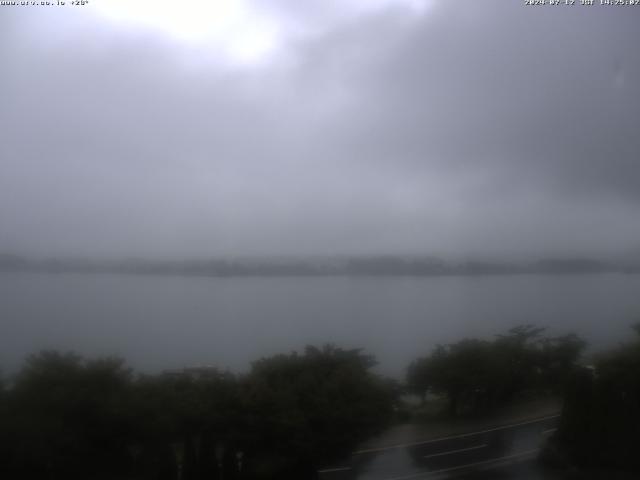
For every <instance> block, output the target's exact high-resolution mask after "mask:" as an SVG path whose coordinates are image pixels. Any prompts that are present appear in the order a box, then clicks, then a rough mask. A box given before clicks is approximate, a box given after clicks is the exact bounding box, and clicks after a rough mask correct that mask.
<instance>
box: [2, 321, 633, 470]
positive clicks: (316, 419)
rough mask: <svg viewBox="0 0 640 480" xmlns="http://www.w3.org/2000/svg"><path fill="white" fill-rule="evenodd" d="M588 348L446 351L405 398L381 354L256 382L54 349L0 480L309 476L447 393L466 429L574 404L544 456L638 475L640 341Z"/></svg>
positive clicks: (36, 377)
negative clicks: (534, 403) (544, 399)
mask: <svg viewBox="0 0 640 480" xmlns="http://www.w3.org/2000/svg"><path fill="white" fill-rule="evenodd" d="M637 333H638V334H639V335H640V327H637ZM584 347H585V343H584V342H583V341H582V340H581V339H580V338H579V337H577V336H575V335H565V336H560V337H548V336H545V335H544V330H543V329H540V328H535V327H532V326H521V327H517V328H514V329H512V330H510V331H509V332H507V333H506V334H505V335H499V336H497V337H496V338H495V339H493V340H479V339H464V340H461V341H459V342H457V343H453V344H451V345H444V346H443V345H441V346H437V347H436V348H435V349H434V350H433V351H432V352H431V353H430V354H429V355H427V356H424V357H421V358H418V359H416V360H415V361H414V362H412V363H411V365H410V366H409V367H408V369H407V382H406V384H405V385H404V386H402V387H400V386H399V385H398V384H397V383H396V382H394V381H391V380H388V379H384V378H382V377H380V376H379V375H376V374H375V373H373V372H372V367H373V366H374V365H375V360H374V359H373V357H371V356H368V355H366V354H364V353H363V352H361V351H360V350H345V349H341V348H337V347H333V346H325V347H323V348H314V347H307V348H306V350H305V351H304V352H303V353H295V352H294V353H290V354H286V355H275V356H272V357H269V358H264V359H261V360H259V361H257V362H254V363H253V364H252V366H251V369H250V371H249V372H248V373H246V374H242V375H237V374H231V373H229V372H223V371H220V370H217V369H215V368H211V367H202V368H190V369H184V370H181V371H178V372H165V373H162V374H158V375H136V374H134V373H133V372H132V370H131V369H130V368H128V367H127V366H126V365H125V363H124V362H123V361H122V360H119V359H113V358H102V359H84V358H82V357H80V356H78V355H75V354H73V353H60V352H54V351H49V352H41V353H39V354H37V355H33V356H31V357H29V358H28V359H27V361H26V362H25V364H24V366H23V368H22V369H21V371H20V372H19V373H18V374H17V375H16V376H15V378H13V379H11V381H9V382H5V383H4V384H2V383H1V382H0V426H1V428H0V477H2V478H41V479H62V478H64V479H72V480H73V479H80V478H82V479H105V480H106V479H123V480H127V479H128V480H134V479H138V480H143V479H145V480H146V479H149V480H151V479H154V480H155V479H157V480H161V479H179V480H197V479H204V478H207V479H210V478H225V479H263V478H264V479H267V478H297V479H310V478H314V477H315V472H316V469H317V468H318V467H320V466H323V465H325V464H327V463H330V462H332V461H335V460H339V459H341V458H343V457H344V456H347V455H348V454H349V452H351V451H352V450H353V449H354V448H355V447H356V445H358V444H359V443H360V442H362V441H363V440H365V439H367V438H368V437H370V436H371V435H373V434H374V433H376V432H378V431H380V430H381V429H383V428H385V427H386V426H388V425H389V424H390V422H392V421H393V420H394V418H395V419H402V413H406V411H404V410H403V409H402V408H400V409H399V408H398V406H399V404H400V403H401V402H400V398H401V397H402V395H403V394H406V393H413V394H418V395H419V396H420V397H422V398H423V399H425V398H426V397H428V396H435V398H436V399H437V401H436V402H431V404H434V403H436V404H437V403H439V402H440V403H442V404H443V405H445V406H446V407H447V408H446V409H445V410H446V413H447V414H448V415H449V416H453V417H461V416H479V415H485V414H487V413H491V412H492V411H495V410H496V409H499V408H502V407H505V406H507V405H510V404H512V402H513V401H514V399H516V398H518V397H519V396H522V395H523V394H527V395H531V394H533V395H534V396H535V395H539V394H545V395H546V394H549V393H551V394H553V395H564V396H565V402H564V403H565V406H564V411H563V414H562V418H561V422H560V429H559V431H558V433H557V435H556V436H555V437H554V438H553V439H552V442H551V443H550V444H549V447H548V448H547V449H546V452H545V455H544V457H545V459H546V460H548V461H551V462H552V463H556V464H559V465H561V466H565V467H566V466H571V467H574V466H580V467H584V468H596V467H597V468H617V469H621V470H636V471H640V463H639V460H638V459H640V449H639V447H638V445H639V444H638V442H637V438H640V336H639V337H638V338H637V339H636V341H635V342H632V343H630V344H628V345H624V346H620V347H619V348H617V349H615V350H612V351H610V352H608V353H605V354H601V355H600V356H598V357H597V359H596V362H595V366H594V367H593V368H586V367H584V366H580V362H579V359H580V357H581V354H582V352H583V350H584Z"/></svg>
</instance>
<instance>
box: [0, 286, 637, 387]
mask: <svg viewBox="0 0 640 480" xmlns="http://www.w3.org/2000/svg"><path fill="white" fill-rule="evenodd" d="M638 318H640V276H632V275H622V274H607V275H582V276H581V275H556V276H546V275H530V276H524V275H522V276H487V277H302V278H300V277H295V278H293V277H290V278H196V277H192V278H184V277H168V276H167V277H161V276H158V277H154V276H126V275H82V274H60V275H55V274H53V275H48V274H27V273H22V274H6V273H5V274H0V331H1V333H0V368H3V369H4V370H5V372H11V371H13V370H15V369H16V368H17V367H18V366H19V365H20V362H21V361H22V359H23V358H24V356H25V355H27V354H29V353H31V352H34V351H36V350H38V349H41V348H57V349H74V350H76V351H79V352H81V353H85V354H89V355H102V354H117V355H121V356H124V357H125V358H126V359H127V360H128V362H129V363H130V364H131V365H132V366H134V367H135V368H137V369H140V370H143V371H158V370H161V369H165V368H179V367H182V366H185V365H195V364H215V365H218V366H220V367H223V368H230V369H232V370H234V371H240V370H244V369H246V368H247V367H248V366H249V363H250V361H251V360H254V359H256V358H259V357H260V356H263V355H268V354H272V353H277V352H286V351H290V350H292V349H300V348H302V347H304V346H305V345H306V344H321V343H325V342H334V343H336V344H338V345H340V346H345V347H363V348H365V349H366V350H367V351H368V352H370V353H373V354H374V355H376V356H377V358H378V360H379V361H380V366H379V369H380V371H381V372H383V373H386V374H391V375H401V374H402V372H403V370H404V368H405V367H406V365H407V364H408V362H410V361H411V359H413V358H415V357H416V356H418V355H421V354H424V353H426V352H428V351H429V350H430V349H431V347H433V346H434V345H435V344H436V343H442V342H450V341H455V340H457V339H460V338H461V337H464V336H484V337H490V336H491V335H494V334H496V333H500V332H502V331H504V330H505V329H507V328H509V327H511V326H514V325H518V324H521V323H536V324H539V325H542V326H547V327H549V328H550V330H551V332H553V333H564V332H568V331H576V332H579V333H580V334H582V335H583V336H584V337H585V338H586V339H587V340H588V341H589V342H590V343H591V345H592V348H593V349H597V348H602V347H606V346H609V345H613V344H616V343H617V342H619V341H621V340H624V339H625V338H626V337H627V336H628V335H629V332H630V329H629V328H628V326H629V324H630V323H632V322H633V320H634V319H638Z"/></svg>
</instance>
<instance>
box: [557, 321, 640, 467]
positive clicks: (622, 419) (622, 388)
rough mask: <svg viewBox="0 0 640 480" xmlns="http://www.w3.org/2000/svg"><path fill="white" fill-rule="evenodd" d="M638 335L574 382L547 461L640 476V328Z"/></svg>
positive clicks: (600, 359)
mask: <svg viewBox="0 0 640 480" xmlns="http://www.w3.org/2000/svg"><path fill="white" fill-rule="evenodd" d="M634 330H635V332H636V334H637V335H636V337H635V339H634V340H633V341H631V342H629V343H627V344H624V345H620V346H619V347H617V348H615V349H612V350H610V351H608V352H605V353H602V354H600V355H598V356H597V357H596V358H595V362H594V365H593V366H592V367H591V368H586V369H582V370H581V371H580V372H578V374H576V375H574V376H573V377H572V378H571V381H570V382H569V384H568V388H567V395H566V398H565V405H564V410H563V413H562V417H561V422H560V428H559V429H558V432H557V434H556V435H555V437H554V438H553V439H552V441H551V442H550V444H549V445H548V448H547V449H546V451H545V454H544V459H545V460H547V461H548V462H550V463H552V464H556V465H559V466H564V467H567V466H569V467H575V466H577V467H579V468H581V469H586V470H590V471H593V470H595V471H598V470H606V471H607V472H609V471H610V470H611V469H616V470H621V471H631V472H636V473H637V474H640V441H639V440H638V439H640V324H637V325H636V326H635V327H634ZM609 478H610V477H609Z"/></svg>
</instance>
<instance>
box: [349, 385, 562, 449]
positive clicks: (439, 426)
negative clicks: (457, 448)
mask: <svg viewBox="0 0 640 480" xmlns="http://www.w3.org/2000/svg"><path fill="white" fill-rule="evenodd" d="M561 407H562V405H561V402H560V400H559V399H557V398H544V399H536V400H529V401H522V402H519V403H517V404H515V405H513V406H510V407H507V408H504V409H503V410H501V411H500V412H499V413H496V414H495V415H491V416H488V417H483V418H481V419H455V420H447V419H443V420H433V421H427V422H424V423H405V424H400V425H396V426H394V427H392V428H390V429H389V430H387V431H385V432H384V433H382V434H381V435H379V436H377V437H374V438H372V439H370V440H368V441H366V442H364V443H363V444H362V445H360V447H359V448H358V450H366V449H372V448H383V447H386V446H390V445H397V444H404V443H411V442H416V441H421V440H430V439H436V438H442V437H449V436H452V435H459V434H463V433H467V432H475V431H479V430H485V429H487V428H492V427H495V426H500V425H509V424H514V423H519V422H523V421H527V420H530V419H535V418H540V417H547V416H549V415H554V414H557V413H559V412H560V409H561Z"/></svg>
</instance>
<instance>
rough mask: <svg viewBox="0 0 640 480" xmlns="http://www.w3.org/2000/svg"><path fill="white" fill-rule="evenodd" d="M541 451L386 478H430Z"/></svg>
mask: <svg viewBox="0 0 640 480" xmlns="http://www.w3.org/2000/svg"><path fill="white" fill-rule="evenodd" d="M539 451H540V450H539V449H537V448H536V449H533V450H526V451H524V452H520V453H514V454H513V455H507V456H506V457H498V458H492V459H490V460H483V461H481V462H474V463H467V464H466V465H460V466H457V467H451V468H443V469H442V470H431V471H424V472H418V473H411V474H409V475H403V476H400V477H391V478H386V479H385V480H407V479H409V478H418V477H422V478H429V477H430V476H433V475H441V474H443V473H449V472H455V471H456V470H463V469H465V468H469V467H478V466H480V465H488V464H492V463H495V464H500V463H513V462H514V461H516V459H519V458H524V457H527V456H530V455H533V454H535V453H538V452H539Z"/></svg>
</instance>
